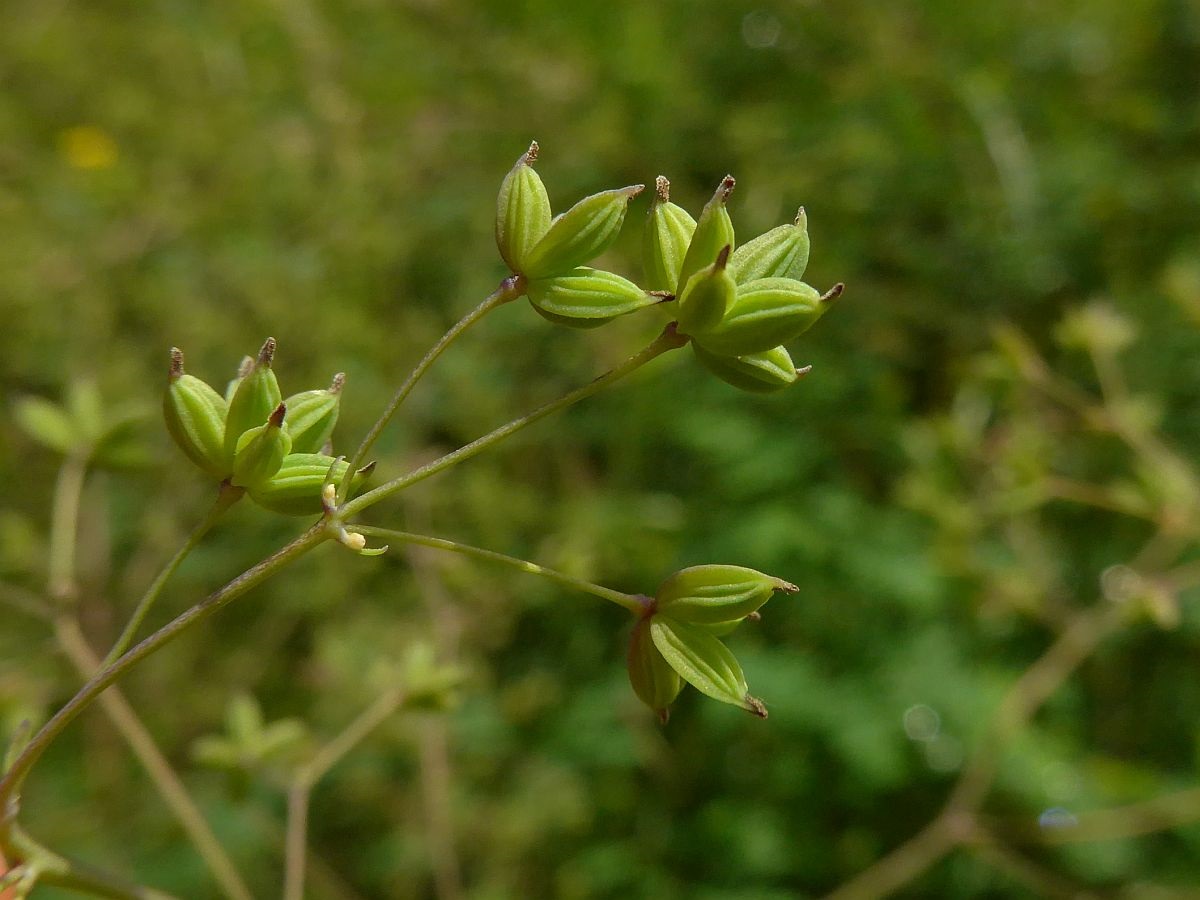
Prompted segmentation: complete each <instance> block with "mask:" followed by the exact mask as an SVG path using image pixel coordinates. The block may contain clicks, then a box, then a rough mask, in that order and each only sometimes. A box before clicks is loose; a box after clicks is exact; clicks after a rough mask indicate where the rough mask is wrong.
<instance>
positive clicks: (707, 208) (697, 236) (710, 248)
mask: <svg viewBox="0 0 1200 900" xmlns="http://www.w3.org/2000/svg"><path fill="white" fill-rule="evenodd" d="M736 183H737V182H735V181H734V179H733V176H732V175H726V176H725V177H724V179H722V181H721V183H720V184H719V185H717V190H716V193H714V194H713V196H712V199H711V200H709V201H708V203H706V204H704V209H702V210H701V211H700V218H699V219H697V220H696V229H695V231H694V232H693V234H692V240H691V243H690V244H688V249H687V254H686V255H685V256H684V257H683V266H682V267H681V268H680V271H679V280H678V284H680V285H686V284H687V283H688V279H689V278H691V277H692V276H693V275H695V274H696V273H697V272H699V271H700V270H701V269H703V268H704V267H705V266H711V265H712V263H713V260H715V259H716V258H717V254H718V253H720V252H721V248H722V247H725V246H727V245H728V246H729V247H734V246H736V244H735V242H734V238H733V221H732V220H731V219H730V218H729V210H727V209H726V208H725V204H726V202H728V200H729V195H730V194H732V193H733V187H734V185H735V184H736Z"/></svg>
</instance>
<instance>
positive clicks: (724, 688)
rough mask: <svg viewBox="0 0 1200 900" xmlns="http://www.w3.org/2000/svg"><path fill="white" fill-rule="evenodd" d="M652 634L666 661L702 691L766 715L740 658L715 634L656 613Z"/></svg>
mask: <svg viewBox="0 0 1200 900" xmlns="http://www.w3.org/2000/svg"><path fill="white" fill-rule="evenodd" d="M650 637H651V639H652V640H653V641H654V646H655V647H657V648H658V652H659V653H661V654H662V655H663V659H665V660H666V661H667V664H668V665H670V667H671V668H672V669H674V670H675V671H676V672H678V673H679V675H680V677H681V678H682V679H683V680H684V681H686V682H687V683H688V684H690V685H691V686H692V687H694V688H695V689H696V690H698V691H699V692H700V693H702V694H706V695H707V696H709V697H712V698H713V699H714V700H720V701H721V702H722V703H731V704H733V705H734V706H740V707H741V708H742V709H744V710H747V711H749V712H752V713H754V715H756V716H758V717H759V718H761V719H765V718H766V717H767V709H766V707H765V706H763V704H762V701H761V700H758V699H757V698H755V697H751V696H750V693H749V691H748V689H747V688H746V676H745V675H744V674H742V667H741V666H740V665H739V664H738V661H737V658H736V657H735V656H734V655H733V654H732V653H730V652H729V648H728V647H726V646H725V645H724V644H722V643H721V642H720V641H719V640H718V639H717V638H716V637H715V636H714V635H713V634H712V633H710V632H709V631H707V630H706V629H704V628H702V627H700V626H698V625H692V624H689V623H687V622H681V621H679V620H678V619H674V618H671V617H670V616H666V615H662V614H656V615H653V616H651V617H650Z"/></svg>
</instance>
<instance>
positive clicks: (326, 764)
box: [283, 686, 408, 900]
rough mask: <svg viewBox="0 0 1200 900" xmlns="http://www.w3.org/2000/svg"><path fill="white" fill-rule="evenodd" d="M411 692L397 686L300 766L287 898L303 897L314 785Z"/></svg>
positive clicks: (292, 806) (293, 794) (291, 811)
mask: <svg viewBox="0 0 1200 900" xmlns="http://www.w3.org/2000/svg"><path fill="white" fill-rule="evenodd" d="M407 697H408V692H407V690H406V689H405V688H404V687H402V686H401V687H394V688H391V689H390V690H388V691H385V692H384V693H382V694H380V695H379V696H378V697H376V698H375V701H374V702H373V703H372V704H371V705H370V706H368V707H367V708H366V709H364V710H363V711H362V712H361V713H359V714H358V716H356V717H355V718H354V719H353V720H352V721H351V722H350V724H349V725H347V726H346V727H345V728H344V729H342V731H341V732H340V733H339V734H338V735H337V736H336V737H335V738H333V740H331V741H330V742H329V743H327V744H326V745H325V746H324V747H322V748H321V749H320V750H318V751H317V753H316V754H315V755H314V756H313V757H312V759H310V760H309V761H308V763H306V764H305V765H303V766H301V767H300V768H299V769H298V770H297V771H296V774H295V776H294V778H293V780H292V786H291V789H290V790H289V791H288V821H287V838H286V845H285V852H286V863H285V866H284V886H283V897H284V900H302V898H303V897H304V874H305V868H306V865H305V863H306V860H307V857H308V807H309V801H310V798H311V797H312V791H313V788H314V787H316V785H317V783H318V782H320V780H321V779H322V778H324V777H325V775H326V774H327V773H328V772H329V770H330V769H332V768H333V767H334V766H336V765H337V764H338V763H339V762H341V760H342V759H343V758H344V757H345V756H346V754H348V753H349V752H350V751H351V750H353V749H354V748H355V747H356V746H358V744H359V743H361V742H362V741H363V740H364V739H365V738H366V737H367V736H368V735H369V734H370V733H371V732H372V731H374V730H375V729H376V728H378V727H379V726H380V725H382V724H383V723H384V722H386V721H387V720H388V719H389V718H391V717H392V716H393V715H394V714H395V713H396V711H397V710H399V709H400V707H401V706H403V705H404V701H405V699H407Z"/></svg>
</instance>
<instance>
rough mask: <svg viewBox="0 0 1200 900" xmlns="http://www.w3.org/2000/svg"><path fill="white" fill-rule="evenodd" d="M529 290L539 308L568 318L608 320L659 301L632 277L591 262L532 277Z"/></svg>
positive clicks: (533, 301) (531, 299) (530, 299)
mask: <svg viewBox="0 0 1200 900" xmlns="http://www.w3.org/2000/svg"><path fill="white" fill-rule="evenodd" d="M527 293H528V295H529V302H530V303H532V304H533V305H534V306H535V307H537V308H538V309H539V310H541V311H542V312H546V313H550V314H551V315H554V316H560V317H562V318H564V319H583V320H596V319H600V320H604V321H607V320H609V319H612V318H614V317H615V316H623V315H625V314H627V313H631V312H636V311H637V310H639V309H641V308H642V307H645V306H653V305H654V304H655V303H658V302H659V298H658V297H655V296H653V295H651V294H647V293H646V292H645V291H643V290H642V289H641V288H640V287H638V286H637V285H636V284H634V283H633V282H632V281H630V280H629V279H628V278H622V277H621V276H620V275H617V274H615V273H614V272H605V271H604V270H603V269H589V268H588V267H587V266H580V267H579V268H576V269H573V270H572V271H570V272H568V273H567V274H565V275H557V276H555V277H553V278H541V279H538V280H536V281H530V282H529V286H528V288H527Z"/></svg>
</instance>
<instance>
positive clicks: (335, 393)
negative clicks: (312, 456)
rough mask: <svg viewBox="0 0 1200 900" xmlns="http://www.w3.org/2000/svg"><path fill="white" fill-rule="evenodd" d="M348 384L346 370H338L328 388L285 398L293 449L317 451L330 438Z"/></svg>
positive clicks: (301, 451) (287, 424) (286, 426)
mask: <svg viewBox="0 0 1200 900" xmlns="http://www.w3.org/2000/svg"><path fill="white" fill-rule="evenodd" d="M345 384H346V376H345V374H344V373H342V372H338V373H337V374H336V375H334V376H333V383H332V384H330V385H329V387H328V389H326V390H321V391H301V392H300V393H299V394H293V395H292V396H290V397H288V398H287V399H286V400H284V401H283V403H284V405H285V406H286V407H287V411H288V414H287V422H286V424H285V426H284V427H285V428H287V433H288V434H289V435H290V436H291V438H292V452H293V453H317V452H319V451H320V449H321V448H322V447H324V446H325V444H326V443H327V442H328V441H329V438H330V436H332V434H333V426H334V425H336V424H337V418H338V408H339V407H340V405H341V400H342V388H343V387H344V386H345Z"/></svg>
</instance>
